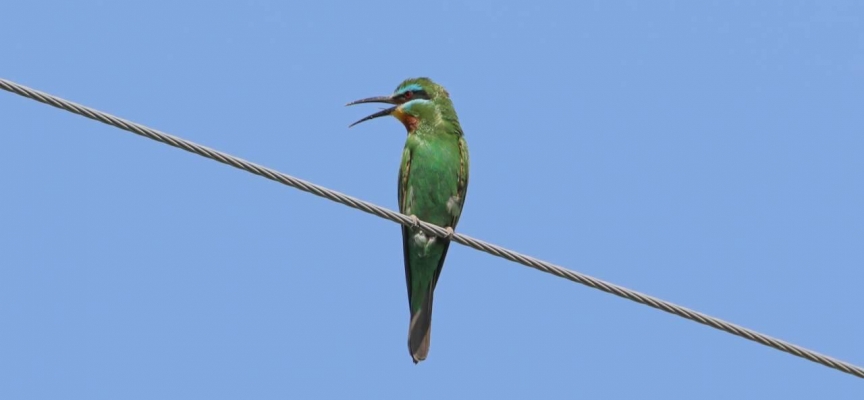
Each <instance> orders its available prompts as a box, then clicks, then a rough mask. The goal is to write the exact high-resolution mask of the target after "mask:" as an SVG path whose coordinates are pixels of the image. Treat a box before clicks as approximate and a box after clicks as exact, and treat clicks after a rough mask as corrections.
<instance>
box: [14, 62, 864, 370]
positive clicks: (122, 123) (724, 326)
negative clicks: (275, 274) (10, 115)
mask: <svg viewBox="0 0 864 400" xmlns="http://www.w3.org/2000/svg"><path fill="white" fill-rule="evenodd" d="M0 89H3V90H6V91H9V92H12V93H15V94H18V95H21V96H24V97H27V98H30V99H33V100H36V101H38V102H41V103H45V104H48V105H51V106H54V107H57V108H60V109H62V110H66V111H69V112H72V113H75V114H79V115H83V116H85V117H87V118H90V119H93V120H96V121H99V122H102V123H105V124H108V125H111V126H114V127H117V128H120V129H123V130H126V131H129V132H132V133H135V134H138V135H141V136H144V137H146V138H149V139H153V140H156V141H159V142H162V143H165V144H168V145H171V146H174V147H178V148H180V149H183V150H186V151H188V152H190V153H194V154H197V155H200V156H203V157H207V158H209V159H212V160H216V161H219V162H221V163H223V164H228V165H230V166H232V167H235V168H239V169H242V170H244V171H247V172H251V173H253V174H255V175H259V176H263V177H265V178H267V179H270V180H274V181H276V182H279V183H282V184H284V185H288V186H291V187H293V188H295V189H300V190H302V191H304V192H308V193H312V194H314V195H317V196H321V197H323V198H325V199H328V200H332V201H335V202H337V203H340V204H344V205H346V206H349V207H352V208H356V209H358V210H361V211H365V212H367V213H369V214H373V215H376V216H378V217H381V218H384V219H387V220H390V221H393V222H396V223H399V224H402V225H406V226H415V224H416V226H417V227H419V228H420V229H422V230H423V231H424V232H426V233H428V234H432V235H435V236H438V237H442V238H448V237H449V238H450V239H451V240H452V241H454V242H456V243H459V244H462V245H465V246H468V247H471V248H473V249H476V250H480V251H483V252H486V253H489V254H492V255H494V256H498V257H501V258H504V259H507V260H510V261H513V262H517V263H519V264H522V265H525V266H529V267H531V268H534V269H538V270H540V271H543V272H546V273H550V274H552V275H555V276H558V277H561V278H564V279H568V280H571V281H573V282H576V283H581V284H583V285H586V286H590V287H592V288H594V289H599V290H602V291H604V292H606V293H611V294H614V295H616V296H619V297H623V298H625V299H628V300H632V301H635V302H637V303H641V304H645V305H648V306H651V307H654V308H656V309H659V310H663V311H666V312H668V313H670V314H674V315H677V316H679V317H683V318H687V319H689V320H691V321H696V322H698V323H700V324H704V325H708V326H710V327H712V328H715V329H719V330H721V331H724V332H728V333H731V334H733V335H736V336H740V337H743V338H745V339H748V340H752V341H754V342H756V343H759V344H762V345H765V346H769V347H773V348H775V349H777V350H780V351H784V352H786V353H789V354H792V355H796V356H798V357H801V358H804V359H807V360H810V361H813V362H816V363H819V364H822V365H825V366H827V367H830V368H834V369H836V370H839V371H842V372H845V373H847V374H851V375H854V376H857V377H859V378H864V368H861V367H859V366H856V365H854V364H850V363H847V362H845V361H841V360H837V359H835V358H832V357H829V356H826V355H822V354H819V353H817V352H815V351H812V350H808V349H806V348H803V347H801V346H798V345H795V344H792V343H789V342H786V341H783V340H780V339H775V338H773V337H770V336H768V335H764V334H761V333H759V332H756V331H753V330H750V329H747V328H744V327H742V326H738V325H735V324H732V323H730V322H726V321H723V320H721V319H718V318H714V317H712V316H709V315H706V314H703V313H700V312H698V311H694V310H691V309H689V308H685V307H682V306H679V305H676V304H673V303H670V302H668V301H664V300H660V299H658V298H655V297H652V296H648V295H646V294H642V293H639V292H636V291H634V290H630V289H627V288H624V287H621V286H618V285H615V284H612V283H609V282H605V281H602V280H600V279H597V278H593V277H590V276H588V275H585V274H581V273H579V272H575V271H571V270H568V269H566V268H562V267H559V266H557V265H554V264H550V263H548V262H545V261H542V260H538V259H536V258H533V257H529V256H526V255H524V254H519V253H517V252H515V251H512V250H508V249H506V248H503V247H501V246H497V245H494V244H491V243H487V242H484V241H482V240H479V239H474V238H472V237H470V236H466V235H463V234H461V233H453V234H452V235H450V233H449V232H448V231H447V230H446V229H444V228H442V227H439V226H437V225H433V224H429V223H426V222H423V221H415V220H414V219H413V218H411V217H409V216H407V215H404V214H401V213H397V212H395V211H391V210H388V209H386V208H383V207H380V206H377V205H375V204H371V203H367V202H365V201H363V200H360V199H356V198H354V197H351V196H348V195H345V194H342V193H339V192H336V191H334V190H330V189H327V188H325V187H322V186H318V185H316V184H313V183H310V182H306V181H304V180H302V179H298V178H295V177H293V176H290V175H286V174H283V173H281V172H278V171H275V170H272V169H270V168H267V167H263V166H261V165H258V164H255V163H251V162H249V161H246V160H243V159H240V158H237V157H234V156H231V155H229V154H225V153H222V152H220V151H217V150H213V149H210V148H207V147H205V146H201V145H199V144H196V143H192V142H190V141H187V140H184V139H181V138H178V137H176V136H172V135H169V134H167V133H163V132H160V131H157V130H155V129H151V128H148V127H146V126H143V125H139V124H136V123H134V122H131V121H127V120H125V119H122V118H118V117H115V116H113V115H110V114H106V113H104V112H101V111H98V110H94V109H92V108H89V107H85V106H82V105H80V104H76V103H73V102H71V101H67V100H64V99H61V98H59V97H56V96H52V95H50V94H47V93H43V92H40V91H38V90H34V89H30V88H28V87H26V86H22V85H19V84H17V83H14V82H11V81H8V80H5V79H2V78H0Z"/></svg>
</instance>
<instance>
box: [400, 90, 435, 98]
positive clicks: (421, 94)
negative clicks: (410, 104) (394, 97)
mask: <svg viewBox="0 0 864 400" xmlns="http://www.w3.org/2000/svg"><path fill="white" fill-rule="evenodd" d="M408 93H411V100H414V99H426V100H429V94H428V93H426V91H425V90H411V91H409V92H405V93H403V94H402V96H401V97H402V98H407V97H408V96H407V94H408Z"/></svg>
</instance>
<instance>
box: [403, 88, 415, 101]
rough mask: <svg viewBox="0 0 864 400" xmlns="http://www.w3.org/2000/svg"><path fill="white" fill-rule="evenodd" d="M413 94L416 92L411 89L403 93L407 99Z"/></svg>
mask: <svg viewBox="0 0 864 400" xmlns="http://www.w3.org/2000/svg"><path fill="white" fill-rule="evenodd" d="M413 95H414V92H412V91H410V90H409V91H407V92H405V94H403V96H405V98H406V99H410V98H411V96H413Z"/></svg>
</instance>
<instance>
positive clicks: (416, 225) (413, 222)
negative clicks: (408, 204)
mask: <svg viewBox="0 0 864 400" xmlns="http://www.w3.org/2000/svg"><path fill="white" fill-rule="evenodd" d="M410 217H411V227H412V228H414V229H417V228H419V227H420V218H417V216H416V215H414V214H411V215H410Z"/></svg>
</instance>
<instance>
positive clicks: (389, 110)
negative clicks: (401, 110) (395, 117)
mask: <svg viewBox="0 0 864 400" xmlns="http://www.w3.org/2000/svg"><path fill="white" fill-rule="evenodd" d="M396 107H399V106H393V107H390V108H385V109H383V110H381V111H378V112H376V113H375V114H372V115H370V116H368V117H363V119H361V120H359V121H357V122H355V123H353V124H351V125H348V127H349V128H350V127H352V126H354V125H357V124H359V123H361V122H364V121H368V120H370V119H375V118H378V117H386V116H388V115H390V114H393V111H396Z"/></svg>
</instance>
